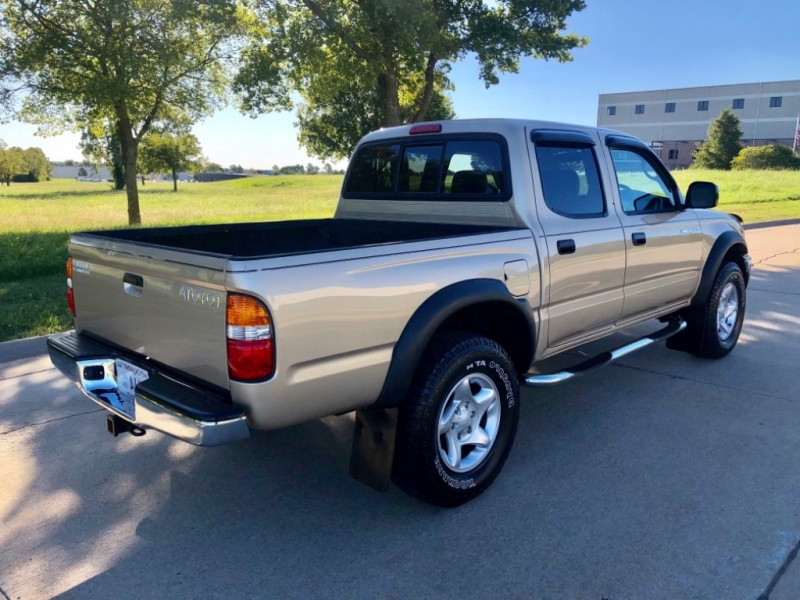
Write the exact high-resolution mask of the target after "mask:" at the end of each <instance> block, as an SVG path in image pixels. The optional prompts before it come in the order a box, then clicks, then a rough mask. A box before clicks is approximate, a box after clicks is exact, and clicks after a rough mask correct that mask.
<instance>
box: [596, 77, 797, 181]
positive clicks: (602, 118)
mask: <svg viewBox="0 0 800 600" xmlns="http://www.w3.org/2000/svg"><path fill="white" fill-rule="evenodd" d="M724 108H729V109H731V110H732V111H733V112H734V114H736V115H737V116H738V117H739V119H741V121H742V125H741V128H742V131H743V132H744V135H743V136H742V143H743V144H745V145H748V146H761V145H764V144H782V145H785V146H792V144H793V142H794V136H795V126H796V124H797V116H798V115H799V114H800V80H795V81H777V82H769V83H744V84H738V85H718V86H712V87H695V88H681V89H672V90H656V91H650V92H628V93H619V94H601V95H600V99H599V102H598V108H597V125H598V127H607V128H609V129H616V130H618V131H622V132H624V133H629V134H631V135H633V136H636V137H637V138H639V139H641V140H642V141H644V142H646V143H648V144H650V146H651V147H652V148H653V150H655V151H656V153H657V154H658V155H659V156H660V157H661V160H663V161H664V163H665V164H666V165H667V166H668V167H669V168H671V169H675V168H684V167H688V166H689V165H691V164H692V152H693V151H694V149H695V148H696V147H697V144H698V143H699V142H702V141H704V140H705V139H706V136H707V133H708V127H709V125H710V124H711V121H713V120H714V119H716V118H717V117H718V116H719V113H720V112H721V111H722V110H723V109H724Z"/></svg>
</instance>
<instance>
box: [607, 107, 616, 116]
mask: <svg viewBox="0 0 800 600" xmlns="http://www.w3.org/2000/svg"><path fill="white" fill-rule="evenodd" d="M606 111H607V112H608V116H609V117H613V116H614V115H616V114H617V107H616V106H609V107H608V108H607V109H606Z"/></svg>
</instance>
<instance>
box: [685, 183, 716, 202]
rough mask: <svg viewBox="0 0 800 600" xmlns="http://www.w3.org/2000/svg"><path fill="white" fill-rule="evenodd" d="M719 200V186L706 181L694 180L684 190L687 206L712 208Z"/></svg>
mask: <svg viewBox="0 0 800 600" xmlns="http://www.w3.org/2000/svg"><path fill="white" fill-rule="evenodd" d="M717 202H719V188H718V187H717V186H716V185H715V184H713V183H709V182H707V181H695V182H694V183H693V184H692V185H690V186H689V191H688V192H686V207H687V208H714V207H715V206H716V205H717Z"/></svg>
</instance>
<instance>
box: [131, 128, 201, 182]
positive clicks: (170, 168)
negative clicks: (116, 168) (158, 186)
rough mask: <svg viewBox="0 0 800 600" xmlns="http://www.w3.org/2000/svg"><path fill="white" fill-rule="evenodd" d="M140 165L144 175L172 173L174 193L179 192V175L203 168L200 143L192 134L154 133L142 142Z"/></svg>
mask: <svg viewBox="0 0 800 600" xmlns="http://www.w3.org/2000/svg"><path fill="white" fill-rule="evenodd" d="M139 165H140V167H141V171H142V172H143V173H170V174H171V175H172V191H173V192H177V191H178V173H179V172H181V171H199V170H200V169H201V168H202V166H203V163H202V150H201V148H200V142H199V140H198V139H197V137H196V136H195V135H193V134H191V133H186V132H183V133H172V132H168V131H167V132H161V131H153V132H151V133H149V134H148V135H147V136H145V138H144V139H143V140H142V145H141V148H140V154H139Z"/></svg>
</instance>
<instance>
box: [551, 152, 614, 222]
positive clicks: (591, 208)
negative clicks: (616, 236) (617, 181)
mask: <svg viewBox="0 0 800 600" xmlns="http://www.w3.org/2000/svg"><path fill="white" fill-rule="evenodd" d="M536 160H537V162H538V163H539V174H540V176H541V179H542V191H543V192H544V201H545V203H546V204H547V206H549V207H550V208H551V209H552V210H553V211H554V212H556V213H558V214H561V215H564V216H567V217H586V216H602V215H604V214H605V202H604V201H603V191H602V188H601V186H600V176H599V175H598V173H597V162H596V161H595V158H594V151H593V150H592V149H591V148H587V147H584V148H569V147H564V146H547V145H541V144H537V145H536Z"/></svg>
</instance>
